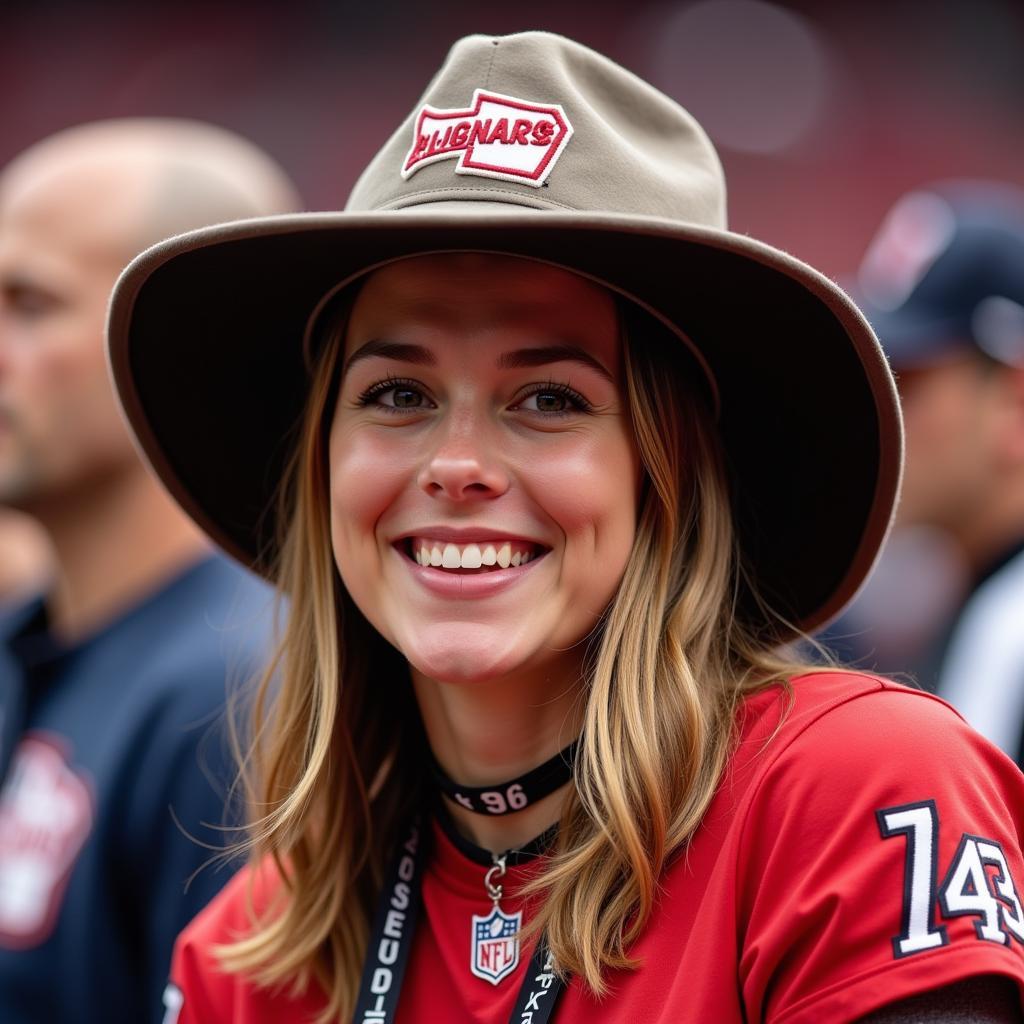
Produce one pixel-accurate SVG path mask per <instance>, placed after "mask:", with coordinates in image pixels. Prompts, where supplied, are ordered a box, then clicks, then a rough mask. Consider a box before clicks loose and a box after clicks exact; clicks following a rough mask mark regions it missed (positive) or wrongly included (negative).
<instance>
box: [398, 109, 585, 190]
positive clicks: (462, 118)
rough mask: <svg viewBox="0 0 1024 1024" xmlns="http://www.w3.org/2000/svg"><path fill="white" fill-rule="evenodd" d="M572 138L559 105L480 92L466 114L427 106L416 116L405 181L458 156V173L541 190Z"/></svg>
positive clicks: (405, 167) (403, 167) (456, 171)
mask: <svg viewBox="0 0 1024 1024" xmlns="http://www.w3.org/2000/svg"><path fill="white" fill-rule="evenodd" d="M570 138H572V125H571V124H569V119H568V118H567V117H566V116H565V111H564V110H563V109H562V108H561V107H560V106H559V105H558V104H557V103H549V104H545V103H529V102H527V101H526V100H520V99H516V98H515V97H513V96H502V95H500V94H499V93H494V92H485V91H484V90H482V89H477V90H476V91H475V92H474V93H473V104H472V106H471V107H470V108H469V109H468V110H438V109H436V108H434V107H429V106H424V107H423V109H422V110H421V111H420V112H419V114H418V115H417V117H416V125H415V128H414V134H413V142H412V148H411V149H410V150H409V154H408V156H406V158H405V162H404V163H403V165H402V177H403V178H409V177H411V176H412V175H414V174H415V173H416V172H417V171H418V170H419V169H420V168H421V167H425V166H426V165H427V164H432V163H435V162H436V161H438V160H447V159H449V158H455V157H457V158H458V162H457V163H456V165H455V173H456V174H477V175H480V176H481V177H483V178H501V179H503V180H505V181H518V182H521V183H522V184H524V185H532V186H533V187H534V188H540V187H541V186H542V185H543V184H544V182H545V180H546V179H547V177H548V175H549V174H550V173H551V169H552V168H553V167H554V166H555V161H557V160H558V158H559V156H561V154H562V150H563V149H565V146H566V143H567V142H568V141H569V139H570Z"/></svg>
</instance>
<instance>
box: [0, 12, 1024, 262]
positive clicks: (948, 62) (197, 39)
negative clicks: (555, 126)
mask: <svg viewBox="0 0 1024 1024" xmlns="http://www.w3.org/2000/svg"><path fill="white" fill-rule="evenodd" d="M525 28H544V29H549V30H552V31H555V32H562V33H565V34H567V35H571V36H574V37H575V38H577V39H579V40H581V41H582V42H585V43H587V44H589V45H591V46H594V47H596V48H597V49H600V50H602V51H604V52H605V53H607V54H608V55H609V56H611V57H613V58H614V59H616V60H618V61H619V62H621V63H622V64H624V65H626V66H627V67H629V68H631V69H632V70H634V71H636V72H637V73H639V74H640V75H642V76H643V77H645V78H648V79H649V80H651V81H652V82H654V83H655V84H656V85H658V86H659V87H660V88H662V89H663V90H664V91H665V92H667V93H669V94H670V95H672V96H673V97H674V98H676V99H677V100H679V101H680V102H681V103H682V104H683V105H684V106H686V107H688V108H689V109H690V110H691V111H692V112H693V113H694V114H696V116H697V117H698V119H699V120H701V122H702V123H703V124H704V125H705V127H706V128H707V129H708V130H709V131H710V133H711V135H712V138H713V139H714V141H715V142H716V144H717V146H718V148H719V152H720V153H721V156H722V159H723V162H724V164H725V167H726V172H727V176H728V180H729V187H730V215H731V223H732V226H733V228H735V229H736V230H739V231H744V232H748V233H750V234H753V235H756V236H758V237H760V238H763V239H765V240H766V241H769V242H772V243H774V244H776V245H779V246H781V247H782V248H784V249H787V250H789V251H791V252H793V253H794V254H796V255H798V256H800V257H802V258H804V259H806V260H808V261H810V262H811V263H812V264H814V265H816V266H818V267H820V268H821V269H822V270H824V271H825V272H826V273H829V274H832V275H833V276H838V275H842V274H844V273H846V272H848V271H849V270H850V269H851V268H853V267H854V266H855V265H856V263H857V261H858V260H859V258H860V255H861V253H862V251H863V249H864V247H865V245H866V243H867V241H868V239H869V237H870V235H871V234H872V232H873V230H874V228H875V226H876V225H877V223H878V221H879V220H880V218H881V216H882V215H883V213H884V211H885V210H886V208H887V207H888V206H889V204H890V203H891V202H892V201H893V200H894V199H895V198H896V197H897V196H898V195H899V194H900V193H902V192H903V191H905V190H906V189H908V188H910V187H912V186H915V185H918V184H920V183H921V182H922V181H926V180H929V179H933V178H941V177H947V176H964V175H968V176H984V177H997V178H1004V179H1007V180H1010V181H1014V182H1016V184H1018V185H1022V186H1024V3H1021V2H1020V0H972V2H969V3H968V2H946V3H942V2H920V0H893V2H890V3H886V4H871V3H863V2H861V3H845V2H836V3H817V4H815V3H781V4H769V3H760V2H754V0H702V2H696V3H681V2H669V3H664V2H661V3H656V2H648V0H632V2H629V3H625V2H619V3H611V2H601V0H591V2H589V3H575V2H563V3H537V2H535V0H518V2H517V3H515V4H496V3H489V4H488V3H481V2H476V3H469V2H467V0H455V2H451V3H447V4H445V5H444V6H443V7H442V6H439V5H430V4H420V5H413V4H408V5H407V4H401V3H397V2H395V0H371V2H368V3H363V4H359V5H349V4H345V3H341V2H335V3H326V2H315V3H292V4H274V5H265V6H259V5H253V4H244V5H243V4H238V3H222V4H209V3H208V4H201V3H177V4H174V5H162V4H152V5H148V6H147V5H144V4H143V5H141V6H140V5H139V4H137V3H136V4H88V3H53V2H47V0H35V2H32V3H20V2H10V0H7V2H6V3H5V4H4V5H3V6H2V7H0V110H2V111H3V114H2V120H0V162H6V161H7V160H8V159H10V157H12V156H13V155H14V154H15V153H17V152H18V151H19V150H21V149H22V148H24V147H25V146H26V145H28V144H29V143H31V142H33V141H35V140H36V139H39V138H41V137H43V136H45V135H48V134H50V133H51V132H53V131H55V130H57V129H60V128H62V127H65V126H67V125H70V124H74V123H76V122H79V121H83V120H91V119H95V118H101V117H114V116H125V115H139V114H156V115H174V116H188V117H199V118H203V119H206V120H210V121H213V122H216V123H219V124H223V125H225V126H227V127H230V128H234V129H236V130H238V131H240V132H242V133H243V134H245V135H248V136H249V137H250V138H252V139H254V140H255V141H256V142H258V143H259V144H261V145H262V146H264V147H265V148H266V149H268V150H269V151H270V152H271V153H273V154H274V155H275V156H276V157H277V158H278V159H279V160H280V161H281V162H282V163H283V164H284V166H285V167H286V168H287V169H288V170H289V171H290V172H291V173H292V175H293V176H294V177H295V178H296V180H297V181H298V183H299V185H300V186H301V188H302V190H303V192H304V194H305V196H306V199H307V202H308V204H309V206H310V208H331V207H335V208H336V207H339V206H341V205H342V204H343V203H344V200H345V197H346V195H347V193H348V190H349V188H350V187H351V185H352V183H353V182H354V180H355V177H356V175H357V173H358V171H359V169H360V168H361V167H362V166H363V165H364V164H365V163H366V161H367V160H368V159H369V157H370V156H371V155H372V154H373V153H374V152H375V150H376V149H377V147H378V146H379V145H380V144H381V142H383V140H384V139H385V138H386V137H387V135H388V134H389V133H390V132H391V131H392V130H393V129H394V127H395V126H396V125H397V124H398V122H399V121H400V120H401V119H402V118H403V117H404V115H405V114H406V113H407V112H408V111H409V110H410V109H411V108H412V106H413V105H414V104H415V102H416V100H417V98H418V96H419V94H420V92H421V91H422V89H423V87H424V86H425V84H426V82H427V80H428V78H429V76H430V75H431V74H432V72H433V71H434V69H435V68H436V67H437V66H438V65H439V63H440V62H441V60H442V59H443V57H444V54H445V52H446V50H447V48H448V45H449V44H450V43H451V41H452V40H454V39H455V38H457V37H459V36H461V35H464V34H467V33H470V32H489V33H505V32H512V31H517V30H520V29H525Z"/></svg>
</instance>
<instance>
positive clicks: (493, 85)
mask: <svg viewBox="0 0 1024 1024" xmlns="http://www.w3.org/2000/svg"><path fill="white" fill-rule="evenodd" d="M503 121H504V123H502V122H503ZM542 122H543V123H542ZM467 201H468V202H473V201H477V202H480V201H484V202H488V203H507V204H510V205H511V206H514V207H520V208H521V207H524V206H526V207H533V208H537V209H542V210H543V209H549V210H563V211H568V210H573V211H594V212H604V213H621V214H629V215H634V216H635V215H640V216H646V217H661V218H667V219H670V220H674V221H682V222H686V223H690V224H699V225H703V226H706V227H712V228H723V227H725V222H726V213H725V179H724V176H723V173H722V167H721V164H720V162H719V160H718V156H717V154H716V153H715V150H714V148H713V146H712V145H711V142H710V140H709V139H708V137H707V135H706V134H705V132H704V131H703V129H702V128H701V127H700V125H699V124H698V123H697V122H696V120H695V119H694V118H693V117H692V116H691V115H690V114H689V113H687V111H685V110H684V109H683V108H682V107H681V106H679V104H678V103H676V102H675V101H674V100H671V99H669V98H668V97H667V96H665V95H664V94H663V93H661V92H659V91H658V90H657V89H655V88H654V87H653V86H650V85H648V84H647V83H646V82H644V81H642V80H641V79H639V78H637V77H636V76H635V75H633V74H632V73H631V72H629V71H626V70H625V69H624V68H621V67H619V65H617V64H615V63H614V62H613V61H611V60H609V59H608V58H607V57H604V56H602V55H601V54H599V53H595V52H594V51H593V50H590V49H588V48H587V47H585V46H582V45H580V44H579V43H576V42H573V41H572V40H570V39H565V38H564V37H562V36H557V35H553V34H551V33H548V32H523V33H519V34H516V35H510V36H484V35H474V36H467V37H466V38H464V39H461V40H459V41H458V42H457V43H456V44H455V45H454V46H453V47H452V49H451V50H450V52H449V54H448V57H447V59H446V60H445V62H444V64H443V66H442V67H441V69H440V71H439V72H438V73H437V74H436V75H435V76H434V78H433V80H432V81H431V83H430V85H429V86H428V87H427V90H426V92H425V93H424V94H423V97H422V98H421V100H420V101H419V103H417V105H416V107H415V108H414V109H413V111H412V112H411V113H410V115H409V116H408V117H407V118H406V119H405V121H404V122H403V123H402V125H401V126H400V127H399V128H398V130H397V131H396V132H395V133H394V135H392V136H391V138H390V139H389V140H388V141H387V142H386V143H385V145H384V147H383V148H382V149H381V150H380V152H379V153H378V154H377V155H376V156H375V157H374V159H373V160H372V161H371V162H370V164H369V165H368V167H367V168H366V170H365V171H364V172H363V174H362V176H361V177H360V178H359V180H358V182H357V183H356V185H355V188H354V189H353V191H352V194H351V196H350V197H349V200H348V203H347V205H346V210H348V211H350V212H355V211H372V210H399V209H409V208H415V207H424V208H426V209H430V208H431V207H433V206H434V204H437V203H439V202H444V203H446V204H451V203H458V202H467ZM451 209H452V206H450V205H448V206H446V210H451Z"/></svg>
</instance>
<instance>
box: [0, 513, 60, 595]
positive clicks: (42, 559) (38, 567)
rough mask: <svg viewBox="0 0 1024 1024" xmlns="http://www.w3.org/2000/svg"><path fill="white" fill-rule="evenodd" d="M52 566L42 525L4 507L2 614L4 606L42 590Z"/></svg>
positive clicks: (0, 521) (0, 566)
mask: <svg viewBox="0 0 1024 1024" xmlns="http://www.w3.org/2000/svg"><path fill="white" fill-rule="evenodd" d="M52 562H53V555H52V552H51V551H50V542H49V541H48V540H47V538H46V534H45V533H43V530H42V528H41V527H40V526H39V524H38V523H36V522H35V520H33V519H32V518H31V517H30V516H26V515H22V513H20V512H15V511H14V510H13V509H10V508H3V507H2V506H0V614H2V609H3V608H4V606H6V605H9V604H13V603H14V602H16V601H19V600H22V599H24V598H26V597H27V596H29V595H30V594H34V593H37V592H38V591H40V590H42V589H43V587H44V586H45V585H46V581H47V580H48V579H49V577H50V572H51V565H52Z"/></svg>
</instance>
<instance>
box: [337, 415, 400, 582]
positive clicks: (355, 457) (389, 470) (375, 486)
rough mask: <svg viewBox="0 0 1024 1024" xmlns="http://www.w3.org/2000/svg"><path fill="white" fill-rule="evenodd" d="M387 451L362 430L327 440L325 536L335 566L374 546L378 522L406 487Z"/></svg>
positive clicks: (392, 453)
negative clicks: (328, 511) (327, 525)
mask: <svg viewBox="0 0 1024 1024" xmlns="http://www.w3.org/2000/svg"><path fill="white" fill-rule="evenodd" d="M393 449H394V446H392V445H388V444H386V443H385V440H384V439H378V438H375V437H373V436H372V435H371V434H369V433H367V432H356V433H355V434H354V436H351V437H345V436H340V437H338V438H334V437H332V439H331V446H330V460H331V462H330V493H331V534H332V541H333V543H334V554H335V560H336V561H338V568H339V569H342V568H343V564H342V563H343V561H347V560H348V558H349V557H350V556H352V555H353V554H354V553H355V552H358V551H362V552H367V551H369V550H370V549H372V548H375V547H376V545H377V541H378V537H377V524H378V522H379V521H380V519H381V517H382V516H383V515H384V514H385V513H386V512H387V511H388V509H389V508H391V507H392V506H394V504H395V503H396V501H397V500H398V499H399V498H400V497H401V495H402V493H403V491H404V489H405V487H406V486H408V481H409V473H408V470H407V469H406V468H405V467H404V466H403V464H402V460H401V459H400V458H398V457H396V453H395V451H394V450H393Z"/></svg>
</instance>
